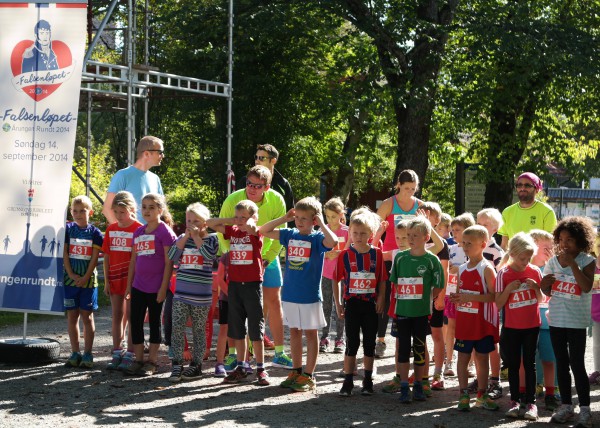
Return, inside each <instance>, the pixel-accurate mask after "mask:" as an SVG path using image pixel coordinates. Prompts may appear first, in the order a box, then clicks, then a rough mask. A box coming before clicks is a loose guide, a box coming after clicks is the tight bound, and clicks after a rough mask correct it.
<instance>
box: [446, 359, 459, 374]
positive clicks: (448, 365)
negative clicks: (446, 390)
mask: <svg viewBox="0 0 600 428" xmlns="http://www.w3.org/2000/svg"><path fill="white" fill-rule="evenodd" d="M444 376H446V377H452V376H456V373H454V362H452V361H450V362H448V363H446V367H444Z"/></svg>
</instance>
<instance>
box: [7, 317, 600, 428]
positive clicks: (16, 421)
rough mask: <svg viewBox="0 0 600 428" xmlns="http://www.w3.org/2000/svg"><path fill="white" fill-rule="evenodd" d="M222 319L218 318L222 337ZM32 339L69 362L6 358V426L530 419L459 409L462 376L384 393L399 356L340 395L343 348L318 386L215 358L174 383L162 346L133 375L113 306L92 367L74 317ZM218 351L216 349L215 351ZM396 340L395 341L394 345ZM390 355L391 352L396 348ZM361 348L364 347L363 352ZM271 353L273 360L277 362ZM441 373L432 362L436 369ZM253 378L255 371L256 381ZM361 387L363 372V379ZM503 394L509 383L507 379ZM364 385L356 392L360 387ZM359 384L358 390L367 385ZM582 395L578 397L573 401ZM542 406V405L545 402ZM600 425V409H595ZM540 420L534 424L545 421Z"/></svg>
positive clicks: (101, 322) (479, 423) (36, 329)
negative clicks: (226, 377) (231, 371)
mask: <svg viewBox="0 0 600 428" xmlns="http://www.w3.org/2000/svg"><path fill="white" fill-rule="evenodd" d="M217 328H218V326H217V325H215V336H214V340H216V332H217ZM21 333H22V326H13V327H8V328H4V329H2V330H0V338H4V339H6V338H13V337H19V336H20V335H21ZM29 337H48V338H54V339H56V340H58V341H59V342H60V343H61V357H62V361H60V362H57V363H54V364H49V365H43V366H14V365H0V426H1V427H28V426H37V427H45V426H51V427H80V426H84V425H88V426H89V425H102V426H111V425H119V424H120V425H124V426H140V427H142V426H143V427H171V426H214V427H231V426H242V425H243V426H248V427H264V426H274V427H312V426H315V427H325V426H332V427H350V426H364V427H366V426H375V425H377V426H412V427H435V428H442V427H447V428H450V427H465V426H468V427H470V428H475V427H491V426H496V427H498V426H501V427H522V426H526V425H528V426H532V423H531V422H530V423H527V422H525V421H524V420H511V419H507V418H506V417H505V416H504V412H505V411H506V410H507V408H508V403H509V400H508V397H506V396H505V397H503V398H501V399H500V400H499V404H500V406H501V410H500V411H498V412H489V411H484V410H480V409H473V410H471V412H469V413H460V412H458V411H456V410H455V406H456V400H457V395H458V381H457V379H456V378H449V379H446V390H445V391H439V392H438V391H436V392H434V395H433V398H430V399H429V400H427V402H424V403H415V402H413V403H412V404H410V405H401V404H400V403H399V402H398V395H389V394H383V393H381V392H380V391H381V387H382V386H383V385H384V384H385V382H386V381H387V380H389V379H391V377H392V374H391V373H393V356H391V355H390V356H389V357H386V358H383V359H381V360H377V361H376V365H377V366H378V374H377V376H376V378H375V379H374V380H375V389H376V394H375V395H373V396H372V397H363V396H360V394H355V395H353V396H352V397H348V398H341V397H339V396H338V395H337V392H338V390H339V388H340V386H341V380H340V379H339V378H338V377H337V375H338V373H339V372H340V370H341V367H342V355H339V354H321V355H320V356H319V360H318V362H319V364H318V367H317V381H318V388H317V393H316V394H314V393H292V392H288V391H289V390H286V389H282V388H280V387H279V386H278V384H279V382H281V381H282V380H283V379H284V378H285V376H287V371H286V370H283V369H272V370H269V374H270V375H271V380H272V386H268V387H259V386H257V385H256V384H255V383H254V382H247V383H243V384H241V385H234V386H231V385H224V384H222V383H221V379H216V378H213V377H212V371H213V367H214V359H212V358H211V360H210V361H208V362H205V364H204V372H205V376H204V377H202V378H201V379H200V380H197V381H194V382H187V383H186V382H182V383H180V384H176V385H173V384H170V383H169V382H168V380H167V378H168V377H169V374H170V366H169V361H168V359H167V357H166V355H165V352H164V350H163V351H161V356H160V369H159V373H158V374H157V375H156V376H153V377H151V378H126V377H123V376H122V375H121V373H119V372H109V371H107V370H105V367H106V364H107V363H108V361H109V360H110V346H111V338H110V309H109V308H101V309H100V311H99V312H98V313H97V315H96V341H95V346H94V349H95V362H96V365H95V367H94V369H92V370H89V371H84V370H80V369H75V370H73V369H67V368H65V367H63V364H64V360H66V358H67V356H68V355H69V344H68V336H67V334H66V320H65V319H64V318H63V317H56V318H52V319H50V320H48V321H38V322H33V323H31V324H30V325H29ZM213 349H214V348H213ZM390 349H392V339H391V338H388V350H390ZM388 353H389V354H391V353H392V352H391V351H389V352H388ZM359 355H360V351H359ZM270 356H271V355H270V354H267V361H270ZM586 357H587V359H586V364H587V367H588V370H590V369H591V368H592V359H591V358H592V355H591V339H590V340H588V352H587V353H586ZM431 372H433V367H432V368H431ZM252 380H254V378H252ZM356 384H358V385H359V386H360V379H358V380H357V381H356V380H355V385H356ZM503 386H504V391H505V394H507V393H508V391H507V390H508V384H507V383H506V382H504V383H503ZM357 389H358V391H357ZM359 391H360V388H355V392H359ZM599 395H600V389H598V387H593V389H592V411H593V412H594V413H598V412H599V411H600V404H599V403H598V401H599ZM575 402H576V399H575ZM538 404H539V402H538ZM550 416H551V415H550V413H549V412H547V411H545V410H543V403H542V404H541V405H540V420H539V422H538V423H537V424H544V426H548V422H549V420H550ZM594 420H595V421H596V423H597V424H598V423H600V416H598V415H594ZM537 424H536V423H533V425H537Z"/></svg>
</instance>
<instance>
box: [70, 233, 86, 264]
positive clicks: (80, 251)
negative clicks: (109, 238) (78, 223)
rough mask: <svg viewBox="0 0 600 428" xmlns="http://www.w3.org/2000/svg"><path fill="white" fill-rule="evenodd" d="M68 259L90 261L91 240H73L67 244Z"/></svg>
mask: <svg viewBox="0 0 600 428" xmlns="http://www.w3.org/2000/svg"><path fill="white" fill-rule="evenodd" d="M69 257H70V258H72V259H79V260H91V259H92V240H91V239H79V238H74V239H71V240H70V243H69Z"/></svg>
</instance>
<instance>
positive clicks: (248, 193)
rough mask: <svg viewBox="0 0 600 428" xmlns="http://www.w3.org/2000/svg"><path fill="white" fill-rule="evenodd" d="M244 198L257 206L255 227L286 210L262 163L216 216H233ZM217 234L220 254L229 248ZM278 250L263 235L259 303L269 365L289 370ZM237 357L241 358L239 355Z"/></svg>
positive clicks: (253, 169) (278, 246)
mask: <svg viewBox="0 0 600 428" xmlns="http://www.w3.org/2000/svg"><path fill="white" fill-rule="evenodd" d="M244 199H249V200H251V201H252V202H254V203H255V204H256V205H258V221H257V223H256V224H257V225H258V226H262V225H263V224H265V223H268V222H269V221H271V220H274V219H276V218H280V217H283V216H284V215H285V214H286V213H287V210H286V207H285V201H284V199H283V196H281V194H280V193H279V192H276V191H275V190H273V189H272V188H271V172H270V171H269V169H268V168H267V167H264V166H262V165H256V166H254V167H252V168H250V170H249V171H248V174H246V187H245V188H244V189H240V190H237V191H235V192H233V193H232V194H231V195H229V196H228V197H227V199H225V202H223V206H222V207H221V212H220V213H219V218H230V217H233V216H234V214H235V206H236V204H237V203H238V202H240V201H242V200H244ZM281 226H283V225H281ZM281 226H279V227H281ZM218 236H219V244H220V246H221V251H222V252H223V253H225V252H227V251H229V242H228V241H226V240H225V239H224V238H223V235H222V234H220V233H219V234H218ZM280 251H281V243H280V242H279V241H276V240H271V239H269V238H267V237H264V238H263V249H262V256H263V263H264V267H265V271H264V278H263V306H264V309H265V311H264V312H265V314H268V321H269V327H270V328H271V333H272V334H273V339H274V341H275V357H274V358H273V361H272V363H271V364H272V366H274V367H281V368H286V369H291V368H292V360H291V358H290V357H289V356H288V355H286V354H285V353H284V352H283V311H282V309H281V286H282V285H283V280H282V276H281V267H280V265H279V257H278V256H279V253H280ZM237 357H238V358H243V356H239V355H238V356H237Z"/></svg>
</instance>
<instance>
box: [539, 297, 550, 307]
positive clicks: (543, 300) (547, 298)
mask: <svg viewBox="0 0 600 428" xmlns="http://www.w3.org/2000/svg"><path fill="white" fill-rule="evenodd" d="M542 297H543V299H542V301H541V302H540V309H548V302H549V301H550V297H548V296H546V295H545V294H542Z"/></svg>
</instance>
